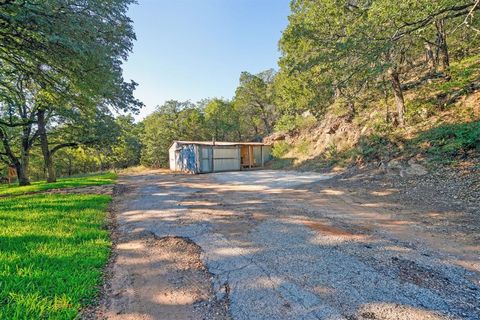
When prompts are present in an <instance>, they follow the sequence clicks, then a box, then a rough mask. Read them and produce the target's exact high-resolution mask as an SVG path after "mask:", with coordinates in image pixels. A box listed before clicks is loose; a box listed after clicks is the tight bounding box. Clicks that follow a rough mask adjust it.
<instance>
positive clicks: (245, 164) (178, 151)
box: [169, 141, 272, 173]
mask: <svg viewBox="0 0 480 320" xmlns="http://www.w3.org/2000/svg"><path fill="white" fill-rule="evenodd" d="M169 158H170V170H172V171H183V172H189V173H208V172H220V171H238V170H244V169H251V168H258V167H263V166H264V165H265V163H266V162H267V161H269V160H271V159H272V146H271V145H270V144H266V143H261V142H219V141H174V142H173V143H172V145H171V146H170V149H169Z"/></svg>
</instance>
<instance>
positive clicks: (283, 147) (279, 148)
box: [272, 141, 292, 159]
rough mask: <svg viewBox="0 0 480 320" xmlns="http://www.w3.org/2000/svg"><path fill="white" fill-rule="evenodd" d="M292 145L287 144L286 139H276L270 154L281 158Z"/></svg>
mask: <svg viewBox="0 0 480 320" xmlns="http://www.w3.org/2000/svg"><path fill="white" fill-rule="evenodd" d="M291 148H292V147H291V146H290V144H288V143H287V142H286V141H278V142H275V144H274V145H273V148H272V155H273V157H274V158H277V159H278V158H281V157H283V156H284V155H285V154H287V152H288V151H290V149H291Z"/></svg>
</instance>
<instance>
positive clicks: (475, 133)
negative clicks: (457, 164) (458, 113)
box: [413, 121, 480, 159]
mask: <svg viewBox="0 0 480 320" xmlns="http://www.w3.org/2000/svg"><path fill="white" fill-rule="evenodd" d="M413 143H415V144H416V145H420V146H421V148H422V149H423V150H424V151H425V152H426V153H427V154H429V155H431V156H433V157H434V158H437V159H442V158H443V159H445V156H447V157H455V156H458V155H460V154H462V153H465V152H467V151H470V150H474V149H476V150H478V151H480V121H475V122H469V123H458V124H447V125H442V126H440V127H437V128H434V129H431V130H428V131H425V132H423V133H421V134H420V135H419V136H418V137H417V138H416V139H414V140H413Z"/></svg>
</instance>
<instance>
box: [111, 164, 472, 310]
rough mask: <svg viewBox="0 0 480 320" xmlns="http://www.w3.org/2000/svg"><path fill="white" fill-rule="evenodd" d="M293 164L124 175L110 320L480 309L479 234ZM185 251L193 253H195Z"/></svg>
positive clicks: (117, 204)
mask: <svg viewBox="0 0 480 320" xmlns="http://www.w3.org/2000/svg"><path fill="white" fill-rule="evenodd" d="M330 178H331V177H330V176H326V175H320V174H312V173H298V172H293V171H291V172H287V171H272V170H261V171H247V172H229V173H216V174H208V175H199V176H192V175H178V174H177V175H173V174H165V173H160V174H159V173H153V172H147V173H142V174H136V175H131V176H125V177H123V178H122V184H123V186H124V188H125V189H126V191H125V192H124V193H123V194H122V196H121V197H118V198H117V202H116V208H117V209H116V210H117V221H118V231H119V233H118V244H117V246H116V248H115V253H116V255H117V258H116V260H115V263H114V264H113V267H112V270H111V272H112V279H111V281H110V282H109V291H108V292H109V294H108V295H107V296H106V298H105V301H104V304H103V307H102V308H103V312H104V315H106V316H107V318H112V319H179V318H180V319H202V318H204V319H224V318H233V319H449V318H465V319H478V318H479V317H480V310H479V303H478V301H480V287H479V280H480V277H479V274H478V271H479V269H478V268H479V265H480V264H479V260H478V253H479V251H478V247H476V246H475V243H474V241H475V237H470V238H468V236H466V237H465V238H462V239H471V241H472V242H471V243H468V241H467V240H465V241H467V242H465V241H462V242H460V241H456V240H455V238H456V237H457V236H458V235H456V234H449V233H448V232H443V233H442V232H438V230H437V229H435V228H429V223H430V225H435V219H436V218H435V215H431V213H430V212H424V211H422V210H420V209H418V210H416V209H415V208H409V207H406V206H400V205H399V204H394V203H388V202H379V201H378V200H377V199H378V198H375V199H374V198H371V199H368V198H362V199H360V198H356V197H353V196H352V195H350V193H349V190H348V189H345V188H342V186H341V185H338V184H337V183H336V182H334V179H330ZM186 252H188V253H189V254H187V255H186V254H185V253H186Z"/></svg>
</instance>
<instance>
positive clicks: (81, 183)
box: [0, 172, 117, 196]
mask: <svg viewBox="0 0 480 320" xmlns="http://www.w3.org/2000/svg"><path fill="white" fill-rule="evenodd" d="M116 178H117V175H116V174H114V173H110V172H107V173H102V174H93V175H85V176H81V177H73V178H61V179H58V181H57V182H54V183H46V182H45V181H36V182H32V184H31V185H29V186H22V187H19V186H18V185H17V184H12V185H10V186H9V185H2V186H0V196H13V195H22V194H28V193H35V192H40V191H45V190H49V189H58V188H75V187H85V186H98V185H105V184H112V183H113V182H114V180H115V179H116Z"/></svg>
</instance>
